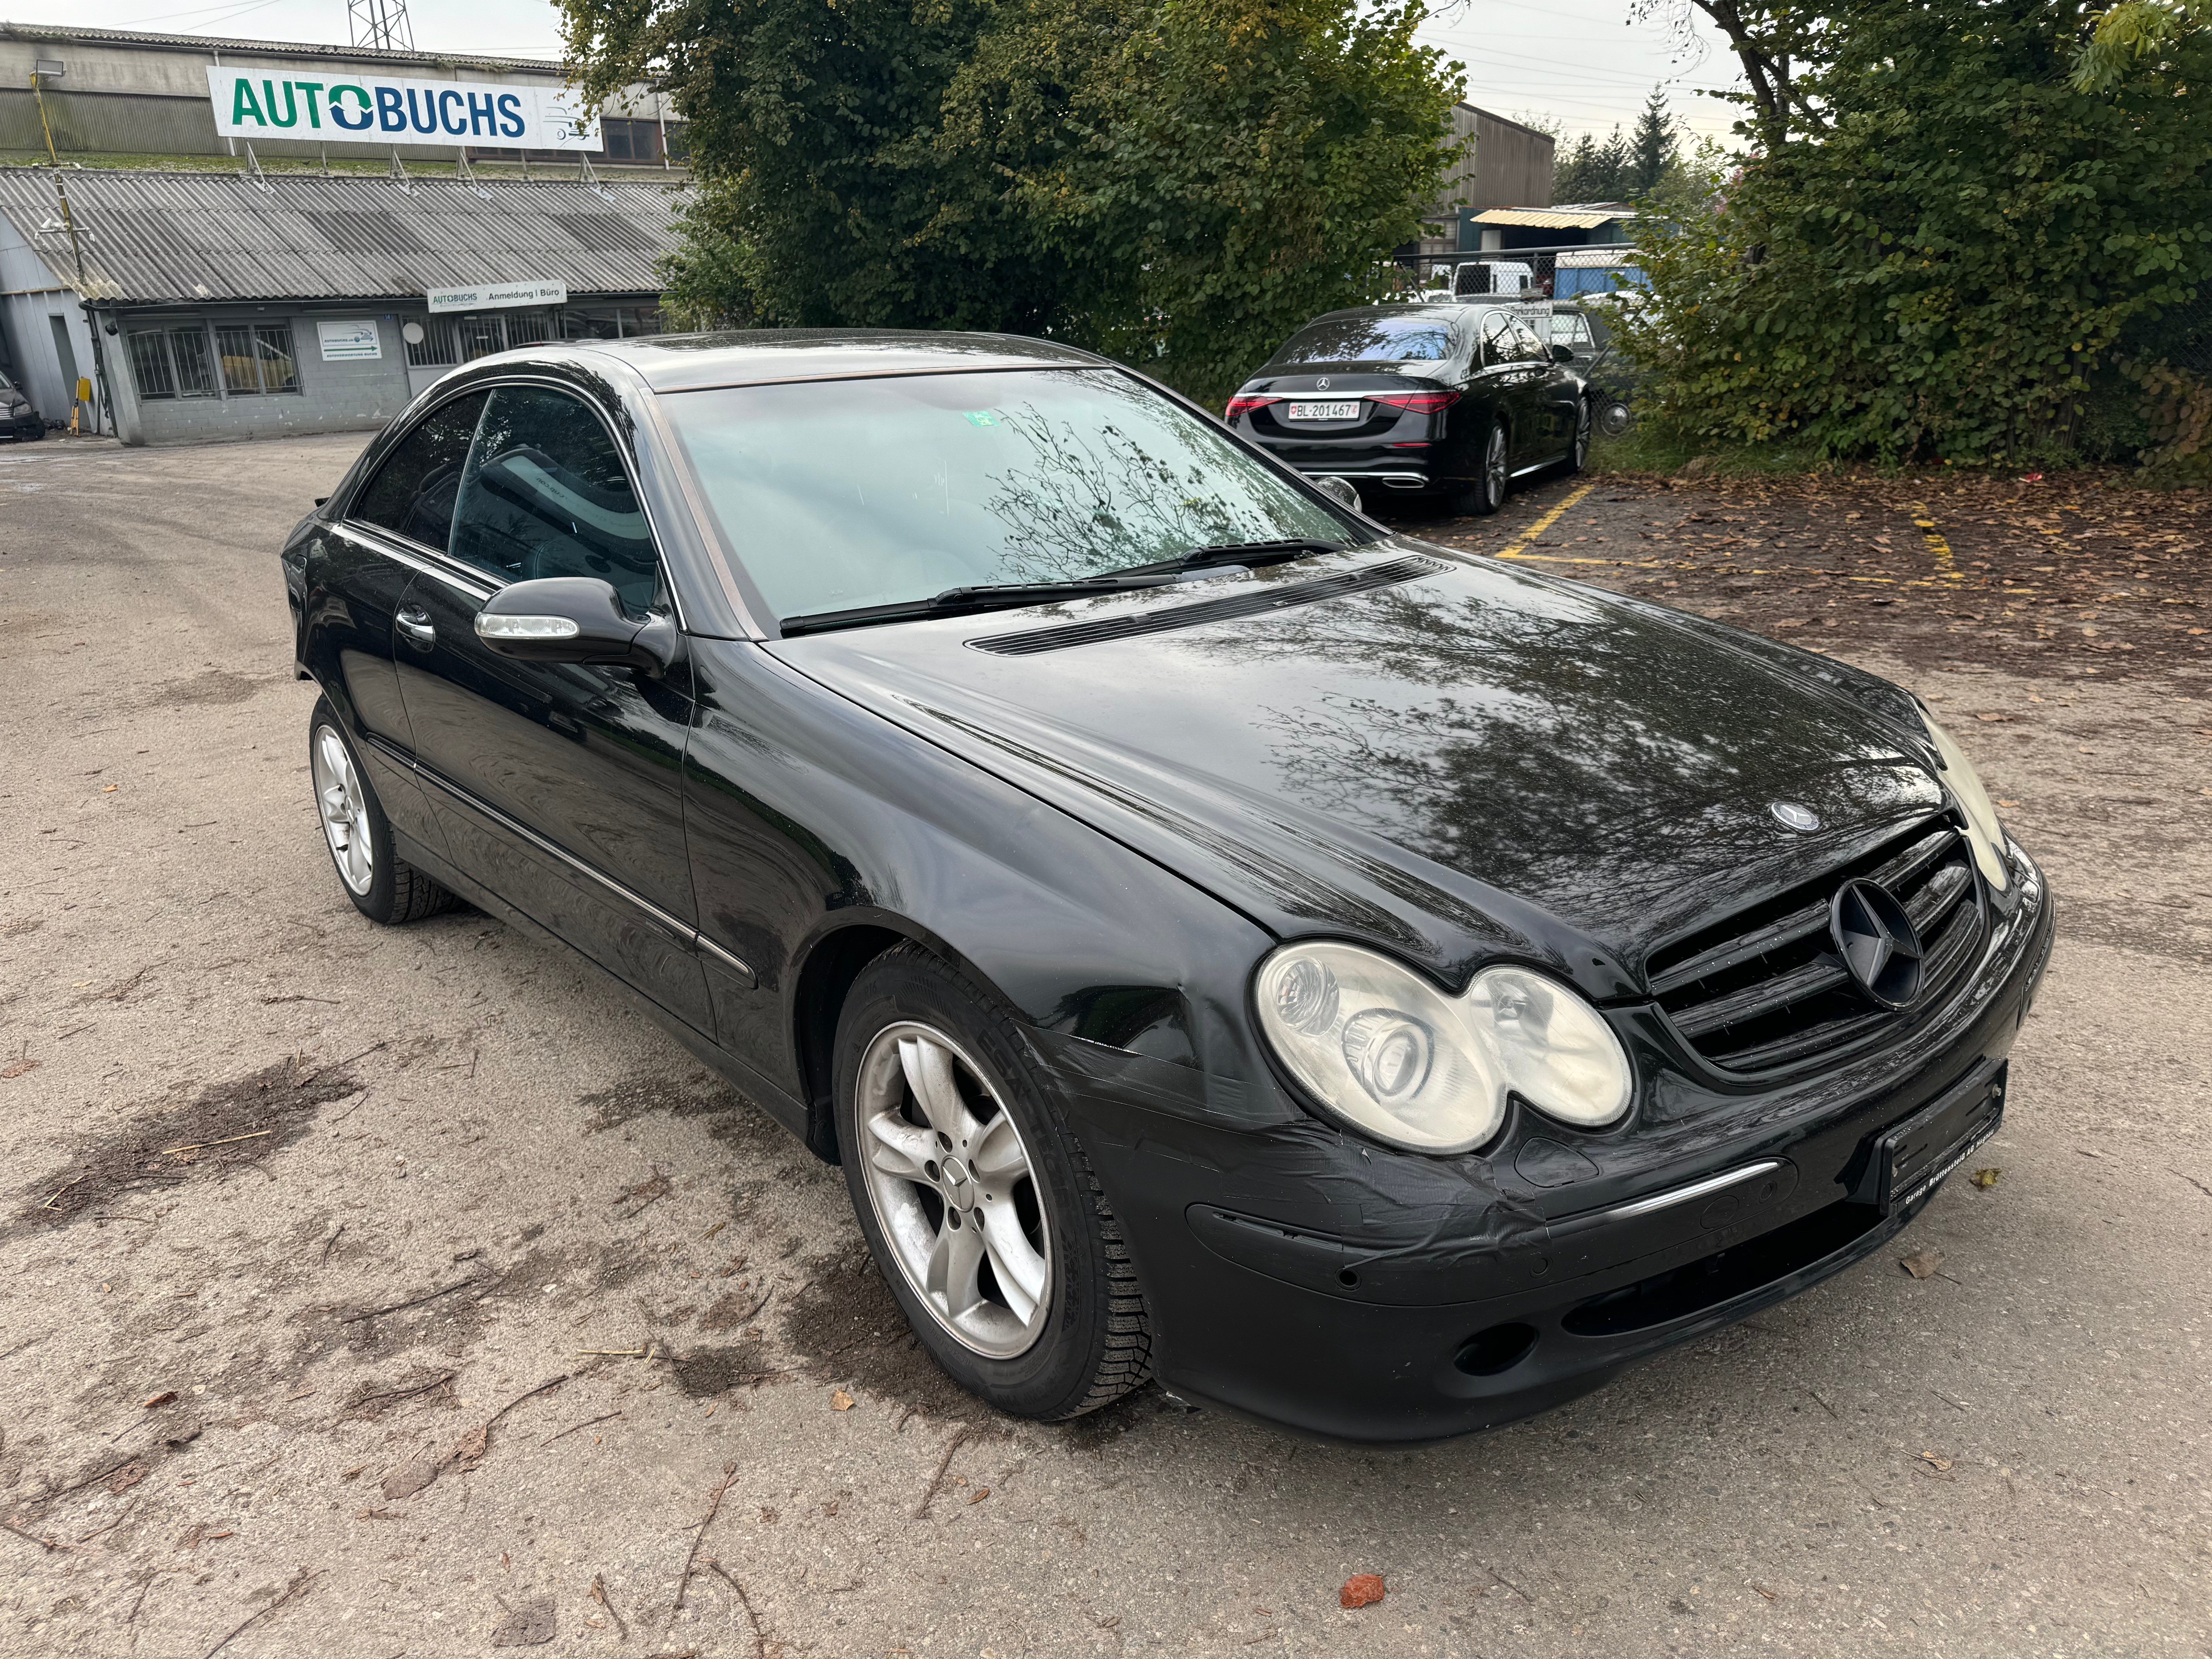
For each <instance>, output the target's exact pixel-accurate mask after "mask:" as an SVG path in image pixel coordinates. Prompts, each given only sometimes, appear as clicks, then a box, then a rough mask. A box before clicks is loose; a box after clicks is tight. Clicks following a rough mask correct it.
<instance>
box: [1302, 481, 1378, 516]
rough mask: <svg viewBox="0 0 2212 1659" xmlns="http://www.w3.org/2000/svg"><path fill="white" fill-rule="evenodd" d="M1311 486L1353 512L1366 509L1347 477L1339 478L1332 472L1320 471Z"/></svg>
mask: <svg viewBox="0 0 2212 1659" xmlns="http://www.w3.org/2000/svg"><path fill="white" fill-rule="evenodd" d="M1313 486H1314V488H1315V489H1318V490H1319V491H1321V493H1322V495H1326V496H1328V498H1329V500H1331V501H1335V502H1337V503H1339V504H1340V505H1341V506H1345V507H1350V508H1351V509H1352V511H1353V512H1354V513H1364V512H1365V511H1366V510H1367V509H1366V507H1364V505H1363V504H1362V503H1361V501H1360V499H1359V491H1358V488H1357V487H1356V486H1355V485H1354V484H1353V483H1352V480H1351V479H1349V478H1340V477H1336V476H1335V475H1334V473H1322V475H1321V476H1320V477H1316V478H1315V479H1314V481H1313Z"/></svg>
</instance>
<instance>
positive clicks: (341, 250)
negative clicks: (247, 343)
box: [0, 167, 681, 305]
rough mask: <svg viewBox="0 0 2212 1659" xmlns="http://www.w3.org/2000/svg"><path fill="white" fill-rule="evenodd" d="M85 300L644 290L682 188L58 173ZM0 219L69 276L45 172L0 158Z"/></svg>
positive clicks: (668, 240)
mask: <svg viewBox="0 0 2212 1659" xmlns="http://www.w3.org/2000/svg"><path fill="white" fill-rule="evenodd" d="M64 178H65V180H66V182H67V184H68V186H69V197H70V209H71V210H72V212H73V213H74V215H75V216H76V225H77V235H78V240H79V241H80V242H81V243H82V246H83V250H84V263H85V276H86V281H85V283H84V284H83V290H84V293H85V295H86V297H87V298H88V299H95V300H114V301H120V302H122V303H124V304H128V305H137V304H158V303H162V302H165V301H183V302H185V303H186V304H204V303H207V302H209V301H234V300H264V301H265V300H372V299H402V298H405V297H408V296H410V295H420V294H422V292H423V291H424V290H425V289H433V288H448V287H459V286H462V285H465V284H467V283H483V282H523V281H529V280H535V281H539V282H556V283H567V284H568V289H569V291H570V292H571V293H573V294H642V293H654V292H658V291H659V288H660V286H661V281H660V277H659V273H658V272H657V271H656V270H654V264H655V263H656V261H658V260H659V258H660V257H661V256H662V255H663V254H665V253H666V252H668V251H669V250H670V249H671V247H673V246H675V240H676V238H675V233H674V230H673V228H672V226H671V222H672V221H673V219H674V218H675V216H676V214H677V212H678V209H679V208H680V206H681V200H680V197H681V191H678V190H675V189H671V187H669V186H668V185H659V184H649V185H648V184H636V183H617V182H609V183H606V184H605V185H601V186H599V188H598V189H597V190H594V189H593V188H592V186H590V185H585V184H580V183H577V182H574V181H571V180H568V179H489V180H486V181H484V182H483V183H481V184H478V185H469V184H465V183H462V182H460V181H459V180H455V179H415V180H413V181H412V182H411V184H410V185H405V186H403V185H401V184H400V182H399V181H398V179H388V178H378V177H373V176H366V175H360V174H356V175H353V176H350V177H347V176H338V177H333V178H322V177H319V176H315V175H313V174H305V175H303V174H297V173H281V174H280V173H272V174H270V176H269V178H268V179H266V180H265V181H259V180H255V179H249V178H246V177H243V176H241V175H240V174H238V173H140V172H120V171H118V172H94V171H90V170H87V171H84V172H78V171H75V170H71V171H70V172H69V173H66V174H65V175H64ZM0 215H4V216H6V217H7V219H8V221H9V223H10V224H12V225H13V226H14V227H15V230H16V231H17V233H18V234H21V236H22V238H23V240H25V241H26V242H27V243H29V244H30V246H32V248H33V250H35V251H36V252H37V253H38V255H39V257H40V258H42V259H43V260H45V261H46V265H47V266H48V268H49V269H51V270H52V271H53V273H54V276H55V278H56V280H57V281H59V282H61V283H65V284H67V285H69V286H70V287H76V286H77V283H76V264H75V261H74V259H73V258H72V257H71V254H70V243H69V237H68V235H67V234H66V233H65V232H64V230H63V228H62V223H61V214H60V211H59V209H58V204H56V201H55V198H54V185H53V178H52V173H49V172H47V171H46V169H44V168H32V167H0Z"/></svg>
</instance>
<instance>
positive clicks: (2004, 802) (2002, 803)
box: [1997, 800, 2020, 806]
mask: <svg viewBox="0 0 2212 1659" xmlns="http://www.w3.org/2000/svg"><path fill="white" fill-rule="evenodd" d="M1997 805H2000V806H2017V805H2020V803H2019V802H2018V801H2016V800H2000V801H1999V802H1998V803H1997Z"/></svg>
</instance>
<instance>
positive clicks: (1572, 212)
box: [1473, 208, 1633, 230]
mask: <svg viewBox="0 0 2212 1659" xmlns="http://www.w3.org/2000/svg"><path fill="white" fill-rule="evenodd" d="M1632 216H1633V214H1632V211H1631V210H1629V209H1626V208H1616V209H1612V210H1605V209H1590V208H1583V209H1579V210H1577V209H1570V208H1485V209H1484V210H1482V211H1481V212H1480V213H1478V214H1475V215H1474V216H1473V219H1474V222H1475V223H1476V224H1478V225H1521V226H1524V227H1526V228H1528V229H1531V230H1595V229H1596V228H1598V227H1599V226H1600V225H1609V224H1611V223H1612V222H1613V221H1614V220H1616V219H1626V218H1630V217H1632Z"/></svg>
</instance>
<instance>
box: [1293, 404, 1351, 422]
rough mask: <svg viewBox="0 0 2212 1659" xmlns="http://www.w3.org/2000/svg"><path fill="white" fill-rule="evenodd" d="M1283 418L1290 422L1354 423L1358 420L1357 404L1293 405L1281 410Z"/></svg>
mask: <svg viewBox="0 0 2212 1659" xmlns="http://www.w3.org/2000/svg"><path fill="white" fill-rule="evenodd" d="M1283 415H1284V417H1285V419H1287V420H1292V421H1356V420H1358V418H1359V403H1358V399H1357V398H1354V399H1353V400H1352V402H1350V403H1327V404H1323V403H1293V404H1285V405H1284V408H1283Z"/></svg>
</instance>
